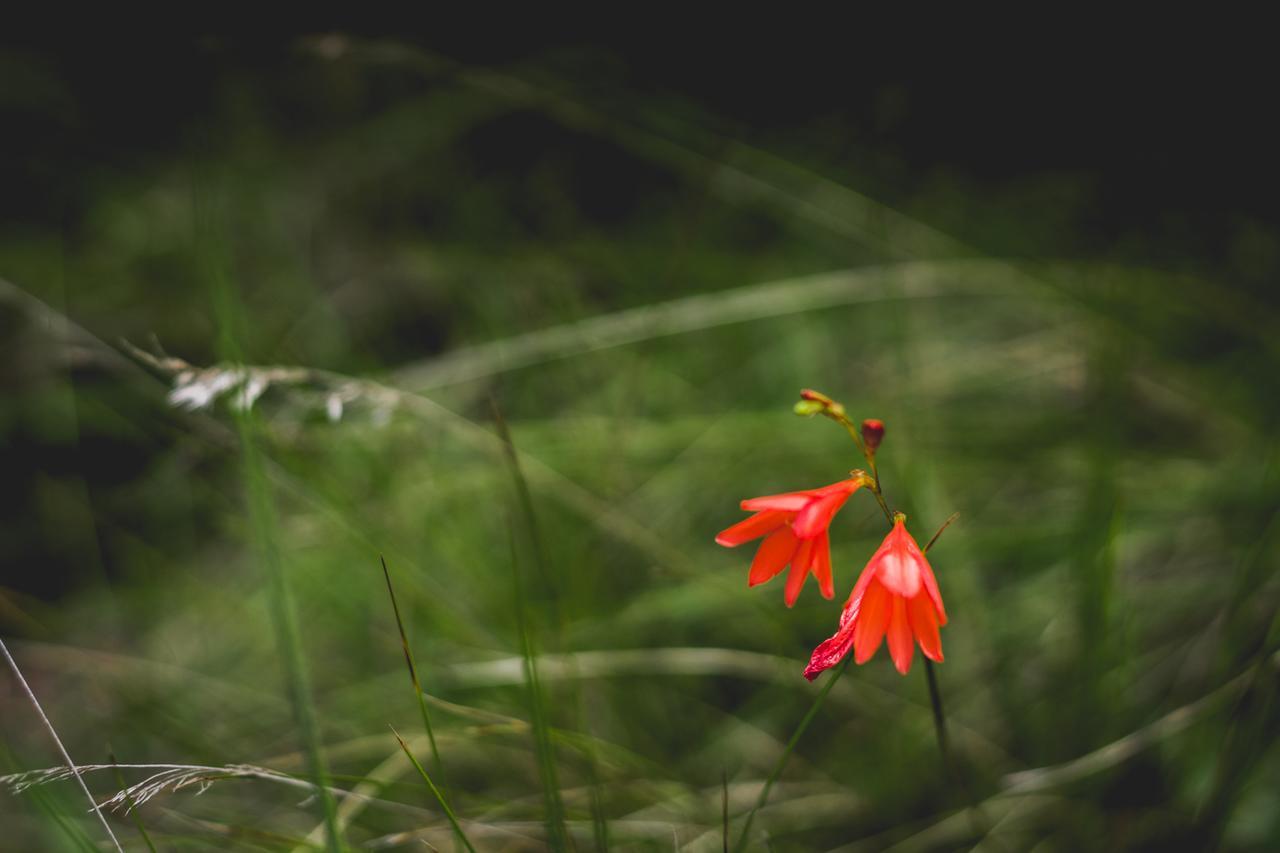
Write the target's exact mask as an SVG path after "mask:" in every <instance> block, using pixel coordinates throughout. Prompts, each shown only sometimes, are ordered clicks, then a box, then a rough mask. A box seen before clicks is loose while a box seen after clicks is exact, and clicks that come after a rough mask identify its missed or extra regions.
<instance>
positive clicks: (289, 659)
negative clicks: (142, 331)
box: [236, 412, 343, 853]
mask: <svg viewBox="0 0 1280 853" xmlns="http://www.w3.org/2000/svg"><path fill="white" fill-rule="evenodd" d="M236 420H237V426H238V427H239V432H240V443H241V448H242V456H243V461H244V478H245V487H246V491H247V492H248V497H249V516H250V519H251V520H252V522H253V527H254V532H255V536H256V538H257V540H258V542H257V544H258V551H259V555H260V557H261V558H262V561H263V563H264V564H265V567H266V570H267V576H268V582H269V591H270V595H269V598H268V601H269V604H270V607H271V616H272V622H273V623H274V625H275V629H276V644H277V647H278V648H279V650H280V657H281V658H282V663H283V664H284V671H285V681H286V682H287V686H288V688H289V698H290V700H291V704H292V705H293V714H294V719H295V720H296V722H297V724H298V734H299V736H300V738H301V740H302V744H303V750H304V751H305V753H306V755H307V763H308V765H309V768H308V769H309V770H310V773H311V777H312V780H313V781H314V782H315V784H316V789H317V793H318V794H319V799H320V809H321V811H322V812H323V814H324V825H325V840H326V842H327V846H328V848H329V849H330V850H331V851H333V853H338V851H340V850H342V847H343V843H342V835H341V830H340V829H339V828H338V812H337V805H336V804H335V803H334V800H333V795H332V794H331V793H329V770H328V767H326V765H325V760H324V752H323V746H322V740H321V735H320V726H319V723H318V721H317V720H316V714H315V709H314V708H313V707H312V704H311V679H310V675H309V673H308V672H307V665H306V657H305V655H304V653H303V650H302V632H301V630H300V629H299V627H298V614H297V610H296V607H295V605H294V601H293V593H292V590H291V589H290V588H289V579H288V576H287V575H286V573H285V567H284V561H283V560H282V558H281V556H280V551H279V549H278V547H277V544H276V540H275V516H274V512H273V509H272V506H271V496H270V494H268V489H267V485H266V482H265V477H264V475H263V472H262V460H261V458H260V457H259V455H258V454H259V450H258V447H257V442H256V441H255V440H254V438H255V437H254V435H253V426H252V413H251V412H244V413H242V414H241V416H240V417H238V418H237V419H236Z"/></svg>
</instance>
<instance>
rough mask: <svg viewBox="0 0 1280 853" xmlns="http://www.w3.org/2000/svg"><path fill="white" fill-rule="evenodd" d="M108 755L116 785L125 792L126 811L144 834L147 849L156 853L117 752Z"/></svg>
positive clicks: (142, 834)
mask: <svg viewBox="0 0 1280 853" xmlns="http://www.w3.org/2000/svg"><path fill="white" fill-rule="evenodd" d="M107 757H108V758H110V759H111V771H112V773H114V774H115V777H116V786H117V788H118V789H119V790H120V791H122V792H123V793H124V804H125V812H126V813H127V814H128V815H129V816H130V817H132V818H133V825H134V826H136V827H137V828H138V835H140V836H142V840H143V842H145V843H146V845H147V849H148V850H150V851H151V853H156V846H155V845H154V844H152V843H151V836H150V835H148V834H147V828H146V826H144V825H143V823H142V815H140V814H138V806H137V804H136V803H135V802H134V801H133V797H131V796H130V795H129V786H128V784H127V783H126V782H125V780H124V774H123V773H121V772H120V764H119V762H117V761H116V754H115V753H114V752H111V751H108V752H107Z"/></svg>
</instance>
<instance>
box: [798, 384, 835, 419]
mask: <svg viewBox="0 0 1280 853" xmlns="http://www.w3.org/2000/svg"><path fill="white" fill-rule="evenodd" d="M800 400H801V401H802V402H803V403H807V404H809V405H806V406H803V407H802V409H803V413H804V414H817V413H818V412H821V413H823V414H825V415H827V416H828V417H830V416H835V417H839V418H843V417H844V406H842V405H840V404H839V403H837V402H836V401H835V400H832V399H831V398H830V397H828V396H827V395H826V394H823V393H822V392H821V391H814V390H813V389H812V388H805V389H804V390H803V391H801V392H800ZM815 406H816V407H817V408H814V407H815ZM800 411H801V408H797V412H800Z"/></svg>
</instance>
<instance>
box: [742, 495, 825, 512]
mask: <svg viewBox="0 0 1280 853" xmlns="http://www.w3.org/2000/svg"><path fill="white" fill-rule="evenodd" d="M812 500H813V495H812V494H810V493H809V492H787V493H785V494H781V495H763V496H761V497H758V498H747V499H746V500H745V501H743V502H742V504H741V506H742V508H743V509H745V510H747V511H748V512H755V511H757V510H762V509H776V510H779V511H781V512H799V511H800V510H802V509H804V508H805V507H807V506H808V505H809V502H810V501H812Z"/></svg>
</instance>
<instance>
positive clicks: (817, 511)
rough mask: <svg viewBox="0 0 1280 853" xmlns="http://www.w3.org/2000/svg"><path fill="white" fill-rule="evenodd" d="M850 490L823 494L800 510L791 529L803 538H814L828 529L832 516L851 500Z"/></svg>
mask: <svg viewBox="0 0 1280 853" xmlns="http://www.w3.org/2000/svg"><path fill="white" fill-rule="evenodd" d="M849 494H850V493H849V492H846V491H838V492H831V493H830V494H827V495H823V496H822V497H820V498H818V499H817V500H815V501H810V502H809V505H808V506H806V507H805V508H804V509H802V510H800V513H799V514H798V515H797V516H796V520H795V521H793V522H791V529H792V530H794V531H795V532H796V536H798V537H799V538H801V539H812V538H813V537H815V536H817V535H818V534H819V533H821V532H822V531H824V530H826V529H827V525H829V524H830V523H831V519H832V517H833V516H834V515H835V514H836V512H837V511H838V510H839V509H840V507H842V506H844V502H845V501H847V500H849Z"/></svg>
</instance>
